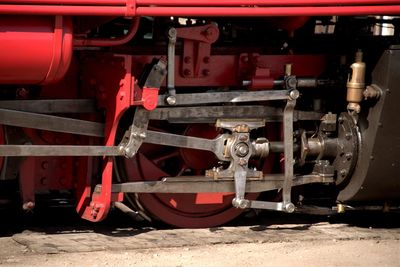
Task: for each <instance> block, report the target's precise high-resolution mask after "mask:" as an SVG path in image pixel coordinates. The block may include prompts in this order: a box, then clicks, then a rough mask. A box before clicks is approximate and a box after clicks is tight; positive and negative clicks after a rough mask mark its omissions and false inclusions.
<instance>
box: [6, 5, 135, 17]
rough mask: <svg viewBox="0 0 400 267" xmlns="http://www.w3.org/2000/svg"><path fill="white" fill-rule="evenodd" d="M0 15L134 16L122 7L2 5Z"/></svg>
mask: <svg viewBox="0 0 400 267" xmlns="http://www.w3.org/2000/svg"><path fill="white" fill-rule="evenodd" d="M0 14H1V15H4V14H12V15H63V16H116V17H118V16H134V14H133V13H131V12H129V11H128V9H127V8H126V7H124V6H120V7H117V6H62V5H3V4H0Z"/></svg>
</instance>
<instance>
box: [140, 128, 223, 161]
mask: <svg viewBox="0 0 400 267" xmlns="http://www.w3.org/2000/svg"><path fill="white" fill-rule="evenodd" d="M228 137H229V135H227V134H223V135H220V136H218V137H217V138H215V139H205V138H198V137H192V136H183V135H177V134H169V133H162V132H155V131H147V132H146V139H144V141H143V142H144V143H150V144H156V145H165V146H174V147H184V148H192V149H200V150H207V151H211V152H213V153H214V154H215V155H216V156H217V157H218V158H219V159H220V160H226V158H224V156H223V149H224V142H225V140H226V139H227V138H228Z"/></svg>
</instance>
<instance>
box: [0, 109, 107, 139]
mask: <svg viewBox="0 0 400 267" xmlns="http://www.w3.org/2000/svg"><path fill="white" fill-rule="evenodd" d="M0 124H3V125H10V126H17V127H25V128H32V129H40V130H46V131H53V132H61V133H71V134H79V135H87V136H96V137H104V125H103V124H102V123H98V122H92V121H84V120H77V119H71V118H65V117H59V116H52V115H43V114H36V113H30V112H23V111H16V110H7V109H0Z"/></svg>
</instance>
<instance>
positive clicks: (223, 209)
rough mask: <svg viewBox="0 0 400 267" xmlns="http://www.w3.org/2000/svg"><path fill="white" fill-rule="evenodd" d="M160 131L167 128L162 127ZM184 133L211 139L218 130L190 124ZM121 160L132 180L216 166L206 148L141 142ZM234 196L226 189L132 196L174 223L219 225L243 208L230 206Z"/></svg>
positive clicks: (200, 172)
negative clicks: (222, 191) (129, 157)
mask: <svg viewBox="0 0 400 267" xmlns="http://www.w3.org/2000/svg"><path fill="white" fill-rule="evenodd" d="M158 130H160V128H158ZM163 131H166V130H165V129H164V128H163ZM181 134H182V133H181ZM183 134H185V135H187V136H195V137H202V138H208V139H213V138H215V137H216V136H217V135H218V134H219V133H218V132H217V131H216V129H215V127H213V126H210V125H204V124H193V125H190V126H188V127H187V128H186V129H185V130H184V131H183ZM122 163H123V164H122V167H123V168H124V173H125V176H126V177H125V180H127V181H130V182H133V181H154V180H160V179H161V178H163V177H171V176H174V177H176V176H182V175H184V176H193V175H204V172H205V170H207V169H211V168H212V167H214V166H216V165H217V163H218V160H217V159H216V157H215V155H214V154H213V153H211V152H207V151H201V150H194V149H184V148H174V147H167V146H160V145H152V144H143V145H142V146H141V148H140V151H139V153H138V154H137V155H136V156H135V157H134V158H132V159H124V161H123V162H122ZM258 195H259V194H255V193H252V194H247V195H246V198H248V199H251V200H253V199H256V198H257V197H258ZM131 197H132V196H131ZM233 197H234V193H227V192H225V193H196V194H193V193H185V194H177V193H175V194H170V193H168V194H167V193H157V194H137V195H136V196H135V198H134V199H135V201H137V202H139V203H138V205H137V206H140V207H142V208H143V209H144V211H145V212H146V213H147V214H149V215H150V216H151V217H154V218H157V219H158V220H160V221H163V222H165V223H167V224H170V225H173V226H176V227H185V228H197V227H214V226H218V225H221V224H224V223H227V222H229V221H231V220H232V219H234V218H236V217H237V216H239V215H240V214H241V213H242V212H243V210H240V209H236V208H234V207H232V199H233ZM132 199H133V198H132Z"/></svg>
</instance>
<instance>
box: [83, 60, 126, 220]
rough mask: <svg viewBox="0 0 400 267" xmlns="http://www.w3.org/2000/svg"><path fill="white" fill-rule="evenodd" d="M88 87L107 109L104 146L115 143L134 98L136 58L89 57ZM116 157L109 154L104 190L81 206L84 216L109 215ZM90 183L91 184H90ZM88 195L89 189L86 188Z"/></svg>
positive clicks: (85, 71)
mask: <svg viewBox="0 0 400 267" xmlns="http://www.w3.org/2000/svg"><path fill="white" fill-rule="evenodd" d="M82 63H83V64H82V68H83V69H82V70H83V73H82V76H83V77H84V86H85V87H86V86H87V87H88V88H90V89H92V90H95V91H96V97H97V102H98V106H99V108H101V109H104V110H106V116H105V138H104V145H106V146H113V145H114V142H115V135H116V132H117V128H118V125H119V120H120V119H121V117H122V115H123V114H124V112H125V111H126V110H127V109H128V108H129V107H130V106H131V101H132V98H133V82H134V78H133V77H132V74H131V70H132V63H133V61H132V57H131V56H128V55H126V56H117V55H108V57H105V58H88V59H87V60H83V61H82ZM113 165H114V164H113V159H112V157H105V158H104V159H103V165H102V175H101V177H102V178H101V185H102V188H101V192H93V194H92V197H91V201H90V204H89V205H88V206H86V207H84V206H78V207H77V210H79V211H80V213H81V214H82V218H84V219H87V220H89V221H93V222H98V221H101V220H103V219H105V218H106V216H107V214H108V211H109V209H110V205H111V202H112V199H113V195H112V194H111V185H112V174H113ZM87 186H90V185H87ZM82 193H83V194H84V196H82V197H81V198H80V200H81V201H80V202H79V205H84V204H86V203H87V202H85V201H83V199H85V197H86V196H87V194H88V189H85V190H82Z"/></svg>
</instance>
